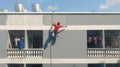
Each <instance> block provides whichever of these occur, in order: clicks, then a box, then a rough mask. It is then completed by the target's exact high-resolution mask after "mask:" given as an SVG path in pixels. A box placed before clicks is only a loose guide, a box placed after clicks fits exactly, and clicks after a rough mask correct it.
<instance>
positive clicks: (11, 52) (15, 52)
mask: <svg viewBox="0 0 120 67" xmlns="http://www.w3.org/2000/svg"><path fill="white" fill-rule="evenodd" d="M42 56H43V49H7V57H8V58H42Z"/></svg>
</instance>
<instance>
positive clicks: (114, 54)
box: [87, 48, 120, 58]
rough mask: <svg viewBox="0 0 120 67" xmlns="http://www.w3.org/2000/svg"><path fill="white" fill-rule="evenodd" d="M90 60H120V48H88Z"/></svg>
mask: <svg viewBox="0 0 120 67" xmlns="http://www.w3.org/2000/svg"><path fill="white" fill-rule="evenodd" d="M87 56H88V57H89V58H120V49H119V48H88V49H87Z"/></svg>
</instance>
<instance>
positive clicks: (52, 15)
mask: <svg viewBox="0 0 120 67" xmlns="http://www.w3.org/2000/svg"><path fill="white" fill-rule="evenodd" d="M53 20H54V11H52V14H51V28H52V24H53ZM50 67H52V43H50Z"/></svg>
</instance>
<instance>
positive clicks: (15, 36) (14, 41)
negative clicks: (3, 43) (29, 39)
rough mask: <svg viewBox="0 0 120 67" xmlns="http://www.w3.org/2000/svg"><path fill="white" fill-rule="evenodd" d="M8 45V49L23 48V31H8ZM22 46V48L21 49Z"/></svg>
mask: <svg viewBox="0 0 120 67" xmlns="http://www.w3.org/2000/svg"><path fill="white" fill-rule="evenodd" d="M9 36H10V44H9V48H22V47H24V38H25V37H24V31H23V30H9ZM21 44H22V47H21Z"/></svg>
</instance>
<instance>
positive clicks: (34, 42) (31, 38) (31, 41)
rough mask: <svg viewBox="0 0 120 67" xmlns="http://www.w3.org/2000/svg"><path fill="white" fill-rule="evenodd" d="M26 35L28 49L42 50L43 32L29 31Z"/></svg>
mask: <svg viewBox="0 0 120 67" xmlns="http://www.w3.org/2000/svg"><path fill="white" fill-rule="evenodd" d="M27 34H28V47H29V48H42V43H43V32H42V31H38V30H29V31H27Z"/></svg>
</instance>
